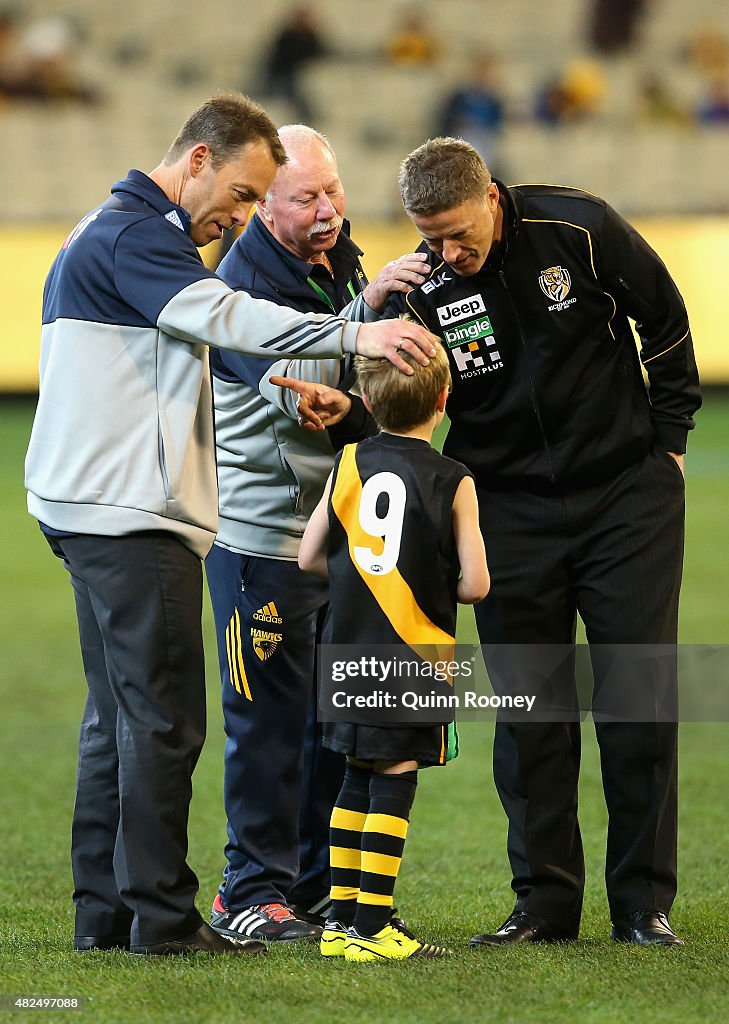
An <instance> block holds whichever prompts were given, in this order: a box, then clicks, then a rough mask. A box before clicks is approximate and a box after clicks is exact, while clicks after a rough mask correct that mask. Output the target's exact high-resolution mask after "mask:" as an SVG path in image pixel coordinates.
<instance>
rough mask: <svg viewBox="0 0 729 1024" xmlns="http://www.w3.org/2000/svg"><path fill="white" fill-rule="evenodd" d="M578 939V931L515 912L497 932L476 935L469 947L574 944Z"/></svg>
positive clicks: (522, 911)
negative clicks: (520, 943)
mask: <svg viewBox="0 0 729 1024" xmlns="http://www.w3.org/2000/svg"><path fill="white" fill-rule="evenodd" d="M576 938H577V932H576V931H575V932H568V931H566V930H565V929H564V928H557V927H555V925H552V924H550V923H549V921H545V920H544V919H543V918H541V917H537V916H536V914H529V913H527V911H526V910H515V911H514V913H513V914H512V915H511V917H508V918H507V919H506V921H504V923H503V924H502V926H501V927H500V928H499V929H498V930H497V931H495V932H490V933H487V934H485V935H474V937H473V938H472V939H471V941H470V942H469V946H506V945H509V944H512V943H517V942H574V940H575V939H576Z"/></svg>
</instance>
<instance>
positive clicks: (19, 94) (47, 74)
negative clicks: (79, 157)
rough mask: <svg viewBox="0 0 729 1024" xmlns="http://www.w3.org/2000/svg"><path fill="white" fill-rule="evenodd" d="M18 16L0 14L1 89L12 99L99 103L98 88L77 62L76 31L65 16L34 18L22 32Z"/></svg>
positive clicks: (10, 13) (11, 13) (9, 13)
mask: <svg viewBox="0 0 729 1024" xmlns="http://www.w3.org/2000/svg"><path fill="white" fill-rule="evenodd" d="M18 28H19V26H18V19H17V16H16V15H15V14H14V13H13V12H11V11H5V12H4V13H3V14H1V15H0V93H2V94H4V95H5V96H7V97H8V98H10V99H34V100H42V101H53V100H74V101H76V102H80V103H96V102H97V101H98V100H99V93H98V91H97V90H96V89H95V88H94V87H92V86H90V85H89V84H88V83H85V82H83V81H82V80H81V78H80V77H79V75H78V72H77V71H76V68H75V66H74V61H75V55H74V46H75V43H76V41H77V34H76V31H75V29H74V28H73V26H72V25H71V23H70V22H69V21H67V20H66V19H65V18H63V17H46V18H40V19H38V20H37V21H35V22H32V23H31V24H30V25H29V26H28V28H27V29H26V30H25V32H24V33H22V34H19V31H18Z"/></svg>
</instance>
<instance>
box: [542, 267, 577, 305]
mask: <svg viewBox="0 0 729 1024" xmlns="http://www.w3.org/2000/svg"><path fill="white" fill-rule="evenodd" d="M539 287H540V288H541V289H542V291H543V292H544V294H545V295H546V296H547V298H548V299H549V300H550V302H562V300H563V299H566V298H567V296H568V295H569V290H570V288H571V287H572V280H571V278H570V273H569V270H565V268H564V267H547V269H546V270H543V271H542V272H541V274H540V275H539Z"/></svg>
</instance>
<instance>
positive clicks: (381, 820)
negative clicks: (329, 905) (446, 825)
mask: <svg viewBox="0 0 729 1024" xmlns="http://www.w3.org/2000/svg"><path fill="white" fill-rule="evenodd" d="M417 784H418V773H417V771H412V772H403V773H402V774H400V775H387V774H385V773H376V774H373V775H372V778H371V780H370V809H369V812H368V814H367V820H366V821H365V823H364V829H363V830H362V870H361V873H360V883H359V885H360V893H359V896H358V897H357V913H356V915H355V919H354V926H355V928H356V929H357V931H358V932H359V933H360V935H375V934H376V933H377V932H379V931H380V930H381V929H382V928H384V927H385V925H386V924H387V922H388V921H389V920H390V917H391V916H392V905H393V895H394V892H395V882H396V881H397V873H398V871H399V870H400V862H401V860H402V854H403V849H404V847H405V837H406V836H407V832H408V823H409V820H410V808H411V807H412V805H413V800H414V799H415V787H416V786H417Z"/></svg>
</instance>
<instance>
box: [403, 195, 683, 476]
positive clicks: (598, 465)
mask: <svg viewBox="0 0 729 1024" xmlns="http://www.w3.org/2000/svg"><path fill="white" fill-rule="evenodd" d="M497 184H498V187H499V190H500V193H501V203H502V207H503V210H504V221H503V223H504V232H503V237H502V240H501V242H500V243H497V245H496V246H494V247H493V248H492V251H491V253H490V254H489V258H488V259H487V261H486V263H485V264H484V266H483V267H482V269H481V270H480V271H479V273H478V274H475V275H473V276H471V277H459V276H458V275H456V274H455V273H454V272H453V271H452V270H451V269H450V267H448V266H447V265H446V264H444V263H443V261H442V259H441V257H439V256H437V255H435V254H434V253H432V252H430V250H429V249H428V247H427V245H426V244H425V243H423V244H422V245H421V246H420V251H424V252H428V253H429V256H430V266H431V274H430V277H429V278H428V280H427V281H426V282H425V283H424V284H422V285H420V286H419V287H417V288H415V289H414V290H413V291H411V292H410V293H409V294H408V295H407V296H402V295H397V296H393V298H392V299H391V300H390V302H389V304H388V309H387V310H386V313H385V315H390V316H392V315H396V314H397V313H398V312H402V311H407V312H408V313H409V314H410V316H411V317H412V318H413V319H414V320H416V321H417V322H420V323H423V324H424V325H425V326H426V327H428V328H429V329H430V330H431V331H433V332H434V333H435V334H437V335H439V336H440V337H441V338H442V339H443V341H444V344H446V346H447V347H448V351H449V357H450V360H451V372H452V376H453V392H452V395H451V397H450V399H449V401H448V415H449V417H450V420H451V426H450V430H449V433H448V437H447V440H446V443H445V446H444V449H443V451H444V454H446V455H449V456H450V457H451V458H453V459H457V460H458V461H460V462H463V463H465V465H467V466H468V467H469V469H471V470H472V471H473V473H474V476H475V477H476V482H477V484H479V485H480V486H482V487H486V488H494V489H512V488H513V489H524V490H531V491H535V492H542V493H550V492H553V491H555V490H559V489H563V488H572V487H575V486H577V487H579V486H585V485H590V484H593V483H600V482H601V481H604V480H607V479H609V478H610V477H612V476H613V475H615V474H616V473H617V472H619V471H621V470H623V469H625V468H626V467H627V466H629V465H632V464H633V463H636V462H638V461H639V460H640V459H642V458H643V456H644V455H645V454H646V452H647V451H648V450H649V449H650V448H651V446H652V445H653V444H654V443H656V442H657V443H658V444H659V445H661V446H662V447H663V448H664V449H665V450H666V451H671V452H684V451H685V446H686V434H687V432H688V430H690V429H691V428H692V427H693V425H694V424H693V419H692V415H693V413H694V412H695V411H696V409H698V407H699V406H700V404H701V398H700V392H699V383H698V373H697V369H696V362H695V359H694V354H693V346H692V342H691V333H690V330H689V324H688V318H687V315H686V309H685V307H684V304H683V301H682V299H681V296H680V294H679V292H678V290H677V288H676V286H675V284H674V283H673V281H672V279H671V277H670V275H669V273H668V271H667V270H666V267H665V266H664V264H663V263H662V261H661V260H660V259H659V257H658V256H657V255H656V253H655V252H654V251H653V250H652V249H651V248H650V246H649V245H648V244H647V242H646V241H645V240H644V239H643V238H642V237H641V236H640V235H639V234H638V232H637V231H636V230H635V229H634V228H633V227H631V225H630V224H628V223H627V222H626V221H625V220H623V219H622V218H621V217H620V216H619V215H618V214H617V213H616V212H615V211H614V210H613V209H611V207H610V206H609V205H608V204H607V203H606V202H605V201H604V200H602V199H599V198H598V197H596V196H592V195H590V194H588V193H586V192H581V191H579V190H577V189H572V188H563V187H558V186H552V185H517V186H513V187H512V188H508V189H507V188H506V187H505V186H503V185H501V184H500V183H497ZM629 319H630V320H633V321H635V324H636V332H637V334H638V335H639V337H640V355H639V352H638V347H637V346H636V342H635V338H634V336H633V333H632V331H631V328H630V326H629V323H628V320H629ZM641 363H642V364H643V366H644V367H645V370H646V373H647V377H648V387H646V385H645V383H644V379H643V373H642V370H641Z"/></svg>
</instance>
